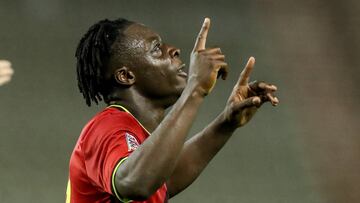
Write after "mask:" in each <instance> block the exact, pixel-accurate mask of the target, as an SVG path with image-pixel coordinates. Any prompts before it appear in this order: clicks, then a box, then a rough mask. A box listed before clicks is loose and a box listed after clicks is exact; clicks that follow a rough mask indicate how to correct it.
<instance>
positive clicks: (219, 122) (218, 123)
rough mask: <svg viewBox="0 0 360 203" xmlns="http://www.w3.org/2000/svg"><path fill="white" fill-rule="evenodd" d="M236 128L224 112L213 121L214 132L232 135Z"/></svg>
mask: <svg viewBox="0 0 360 203" xmlns="http://www.w3.org/2000/svg"><path fill="white" fill-rule="evenodd" d="M237 128H238V126H237V125H236V123H234V122H231V120H229V118H227V116H226V113H225V112H221V113H220V114H219V116H218V117H217V118H216V119H215V130H216V131H220V132H225V133H230V134H232V133H233V132H234V131H235V130H236V129H237Z"/></svg>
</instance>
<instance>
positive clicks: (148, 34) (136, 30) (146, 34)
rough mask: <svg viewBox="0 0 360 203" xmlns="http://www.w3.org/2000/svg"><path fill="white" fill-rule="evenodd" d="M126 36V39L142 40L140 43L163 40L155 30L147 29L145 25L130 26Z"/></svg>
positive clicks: (125, 32)
mask: <svg viewBox="0 0 360 203" xmlns="http://www.w3.org/2000/svg"><path fill="white" fill-rule="evenodd" d="M124 34H125V36H126V38H128V39H132V40H140V41H143V40H145V41H149V42H151V41H153V40H161V38H160V36H159V34H158V33H157V32H155V31H154V30H152V29H150V28H149V27H146V26H145V25H142V24H138V23H134V24H132V25H130V26H129V27H128V28H127V29H126V30H125V31H124Z"/></svg>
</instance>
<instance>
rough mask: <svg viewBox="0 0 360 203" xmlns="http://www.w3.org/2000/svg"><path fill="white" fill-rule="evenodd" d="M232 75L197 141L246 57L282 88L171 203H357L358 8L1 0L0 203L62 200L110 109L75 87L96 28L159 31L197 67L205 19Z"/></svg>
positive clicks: (257, 1) (259, 74)
mask: <svg viewBox="0 0 360 203" xmlns="http://www.w3.org/2000/svg"><path fill="white" fill-rule="evenodd" d="M207 16H208V17H210V18H211V20H212V27H211V30H210V33H209V37H208V46H215V45H217V46H220V47H221V48H222V51H223V52H224V53H225V55H226V56H227V61H228V63H229V64H230V77H229V78H228V80H227V81H219V82H218V84H217V86H216V88H215V89H214V91H213V93H212V94H211V95H210V96H208V98H207V99H206V101H205V103H204V105H203V106H202V108H201V111H200V114H199V116H198V118H197V122H196V123H195V124H194V126H193V129H192V134H194V133H195V132H197V131H198V130H200V129H202V128H203V127H204V126H205V125H206V124H207V123H208V122H210V121H211V119H213V118H214V117H215V116H216V115H217V114H218V113H219V112H220V111H221V110H222V108H223V106H224V104H225V102H226V98H227V97H228V95H229V94H230V91H231V89H232V86H233V84H234V83H235V81H236V79H237V77H238V75H239V73H240V70H241V69H242V67H243V66H244V63H245V61H246V59H247V58H248V57H250V56H255V57H256V59H257V63H256V67H255V69H254V72H253V74H252V76H253V79H258V80H265V81H269V82H273V83H275V84H277V85H278V87H279V91H278V97H279V98H280V105H279V106H278V107H277V108H272V107H271V106H270V105H265V106H264V107H263V108H262V109H261V111H260V112H258V114H257V115H256V116H255V118H254V119H253V121H252V122H251V123H249V124H248V125H247V126H245V127H244V128H242V129H240V130H238V131H237V132H236V134H235V135H234V136H233V137H232V139H231V140H230V141H229V143H228V144H227V145H226V146H225V148H224V149H223V150H222V151H221V152H220V153H219V154H218V156H217V157H216V158H215V159H214V160H213V161H212V162H211V164H210V165H209V166H208V167H207V169H206V170H205V172H204V173H203V174H202V175H201V176H200V177H199V178H198V180H197V181H196V182H195V183H194V184H193V185H191V186H190V187H189V188H188V189H187V190H186V191H184V192H183V193H181V194H180V195H178V196H177V197H175V198H174V199H173V200H172V201H171V202H174V203H180V202H214V203H215V202H245V203H259V202H267V203H289V202H291V203H304V202H305V203H356V202H360V172H359V171H360V125H359V113H360V112H359V109H360V108H359V103H360V91H359V84H358V82H359V79H360V67H359V65H360V64H359V61H360V60H359V53H360V52H359V51H360V50H359V47H360V1H357V0H345V1H333V0H331V1H328V0H309V1H285V0H278V1H275V0H274V1H270V0H244V1H236V0H223V1H204V0H203V1H188V0H184V1H165V0H164V1H155V0H149V1H138V0H132V1H130V0H128V1H125V0H116V1H115V0H107V1H94V0H91V1H90V0H86V1H85V0H78V1H70V0H22V1H18V0H1V1H0V30H1V32H0V59H7V60H10V61H11V62H12V64H13V68H14V70H15V75H14V77H13V80H12V81H11V82H10V83H9V84H7V85H4V86H2V87H0V130H1V131H0V202H2V203H20V202H37V203H43V202H64V201H65V188H66V183H67V176H68V160H69V157H70V154H71V152H72V149H73V147H74V144H75V142H76V140H77V137H78V136H79V133H80V131H81V128H82V127H83V125H84V124H85V123H86V122H87V121H88V120H89V119H90V118H91V116H92V115H94V114H95V113H96V112H97V111H99V110H100V109H101V108H103V105H100V106H99V107H91V108H89V107H87V106H86V105H85V103H84V101H83V100H82V96H81V95H80V94H79V92H78V89H77V81H76V77H75V58H74V50H75V47H76V45H77V43H78V41H79V39H80V37H81V36H82V35H83V34H84V33H85V31H86V30H87V29H88V27H89V26H90V25H92V24H93V23H95V22H96V21H98V20H100V19H103V18H111V19H114V18H117V17H125V18H128V19H130V20H133V21H137V22H141V23H144V24H146V25H148V26H150V27H152V28H154V29H155V30H157V31H158V32H159V33H160V34H161V35H162V37H163V39H164V41H165V42H168V43H171V44H173V45H176V46H178V47H179V48H181V49H182V58H183V60H184V61H186V62H187V64H188V61H189V53H190V50H191V49H192V46H193V43H194V40H195V36H196V34H197V32H198V30H199V28H200V26H201V23H202V21H203V18H204V17H207Z"/></svg>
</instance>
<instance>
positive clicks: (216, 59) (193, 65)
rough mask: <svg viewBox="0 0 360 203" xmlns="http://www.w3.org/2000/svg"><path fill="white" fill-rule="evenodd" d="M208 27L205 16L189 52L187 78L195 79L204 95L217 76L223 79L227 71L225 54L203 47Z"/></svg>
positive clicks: (208, 21)
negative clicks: (188, 76) (192, 47)
mask: <svg viewBox="0 0 360 203" xmlns="http://www.w3.org/2000/svg"><path fill="white" fill-rule="evenodd" d="M209 28H210V19H209V18H205V20H204V23H203V25H202V27H201V30H200V32H199V34H198V36H197V38H196V42H195V45H194V49H193V51H192V52H191V57H190V68H189V75H190V78H189V79H190V80H192V79H195V80H196V81H197V84H198V86H199V87H200V88H201V90H202V91H203V92H204V94H205V95H207V94H208V93H210V91H211V90H212V88H213V87H214V86H215V83H216V79H217V77H219V76H221V77H222V79H224V80H225V79H226V76H227V72H228V71H227V66H228V65H227V63H226V62H225V55H223V54H222V52H221V49H220V48H218V47H217V48H209V49H207V48H205V45H206V38H207V34H208V31H209Z"/></svg>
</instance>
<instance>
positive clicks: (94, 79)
mask: <svg viewBox="0 0 360 203" xmlns="http://www.w3.org/2000/svg"><path fill="white" fill-rule="evenodd" d="M132 23H133V22H131V21H128V20H126V19H123V18H119V19H117V20H108V19H105V20H101V21H99V22H98V23H96V24H94V25H93V26H91V27H90V28H89V30H88V31H87V32H86V34H85V35H84V36H83V37H82V38H81V40H80V42H79V44H78V46H77V49H76V54H75V57H76V58H77V65H76V69H77V80H78V87H79V90H80V92H81V93H82V94H83V96H84V99H85V101H86V104H87V105H88V106H91V102H92V101H93V102H95V103H96V104H98V103H99V101H101V100H103V99H104V100H105V101H106V96H107V94H108V91H109V88H108V87H107V82H106V81H105V72H106V70H107V66H108V62H109V59H110V57H111V54H112V45H113V43H114V42H115V41H121V39H118V38H122V37H123V35H122V33H123V31H124V30H125V29H126V28H127V27H128V26H129V25H131V24H132Z"/></svg>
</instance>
